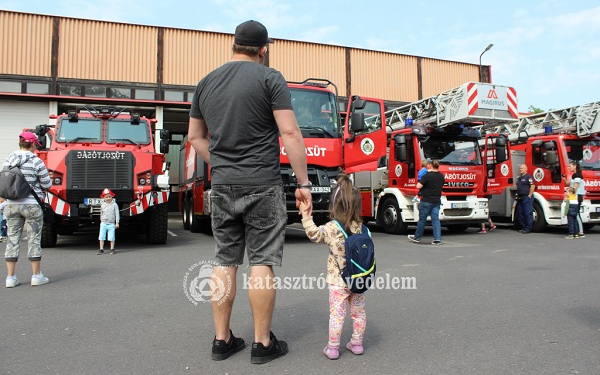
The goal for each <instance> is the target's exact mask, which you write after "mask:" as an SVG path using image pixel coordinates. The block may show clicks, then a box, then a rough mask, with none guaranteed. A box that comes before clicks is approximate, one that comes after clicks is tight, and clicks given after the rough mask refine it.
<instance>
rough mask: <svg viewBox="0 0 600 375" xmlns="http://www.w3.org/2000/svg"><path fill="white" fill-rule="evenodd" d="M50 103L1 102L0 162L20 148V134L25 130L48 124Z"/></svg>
mask: <svg viewBox="0 0 600 375" xmlns="http://www.w3.org/2000/svg"><path fill="white" fill-rule="evenodd" d="M48 111H49V104H48V102H44V103H39V102H23V101H18V100H0V130H1V131H2V136H0V161H1V162H4V160H6V157H7V156H8V155H9V154H10V153H11V152H13V151H15V150H17V149H18V148H19V138H18V137H19V134H20V133H21V132H22V131H23V128H27V127H32V128H33V127H35V126H36V125H40V124H48V122H49V119H48Z"/></svg>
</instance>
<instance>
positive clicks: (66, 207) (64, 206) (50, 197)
mask: <svg viewBox="0 0 600 375" xmlns="http://www.w3.org/2000/svg"><path fill="white" fill-rule="evenodd" d="M44 202H46V203H48V204H50V205H51V206H52V210H54V212H55V213H56V214H58V215H61V216H71V205H70V204H69V203H67V202H65V201H63V200H62V199H60V198H59V197H57V196H56V195H54V194H52V193H50V192H47V193H46V198H45V199H44Z"/></svg>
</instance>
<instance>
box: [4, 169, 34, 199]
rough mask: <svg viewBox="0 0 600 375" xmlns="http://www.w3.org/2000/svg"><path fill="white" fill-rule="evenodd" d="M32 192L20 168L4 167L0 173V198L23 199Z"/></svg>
mask: <svg viewBox="0 0 600 375" xmlns="http://www.w3.org/2000/svg"><path fill="white" fill-rule="evenodd" d="M31 192H32V189H31V185H29V183H27V180H26V179H25V176H23V172H21V169H19V166H18V165H17V166H14V167H4V169H2V171H1V172H0V197H2V198H4V199H23V198H25V197H27V196H28V195H29V194H30V193H31Z"/></svg>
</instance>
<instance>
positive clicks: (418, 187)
mask: <svg viewBox="0 0 600 375" xmlns="http://www.w3.org/2000/svg"><path fill="white" fill-rule="evenodd" d="M417 189H419V190H421V189H423V184H422V183H420V182H417Z"/></svg>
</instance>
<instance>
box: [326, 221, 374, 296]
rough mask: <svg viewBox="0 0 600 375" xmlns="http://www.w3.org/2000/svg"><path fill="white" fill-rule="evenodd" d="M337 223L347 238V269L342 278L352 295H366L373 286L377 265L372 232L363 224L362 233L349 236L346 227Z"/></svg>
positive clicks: (343, 271)
mask: <svg viewBox="0 0 600 375" xmlns="http://www.w3.org/2000/svg"><path fill="white" fill-rule="evenodd" d="M335 223H336V224H337V226H338V227H339V228H340V230H341V231H342V233H343V234H344V237H346V244H345V249H346V268H344V269H343V270H342V278H343V279H344V281H345V282H346V285H347V286H348V289H350V291H351V292H352V293H364V292H365V291H366V290H367V289H369V288H371V287H372V286H373V282H374V280H375V269H376V263H377V262H376V260H375V245H374V244H373V240H372V239H371V232H370V231H369V228H367V227H366V225H364V224H362V230H361V232H362V233H356V234H352V235H350V236H348V234H346V231H345V230H344V226H343V225H342V224H341V223H340V222H339V221H337V220H335Z"/></svg>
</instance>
